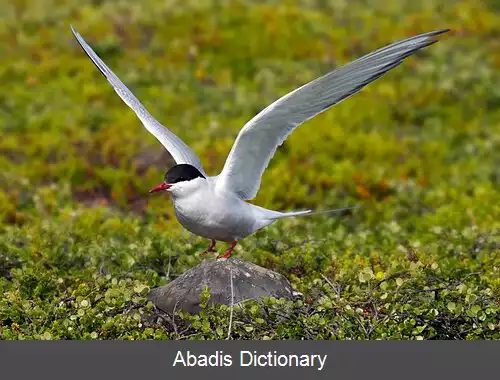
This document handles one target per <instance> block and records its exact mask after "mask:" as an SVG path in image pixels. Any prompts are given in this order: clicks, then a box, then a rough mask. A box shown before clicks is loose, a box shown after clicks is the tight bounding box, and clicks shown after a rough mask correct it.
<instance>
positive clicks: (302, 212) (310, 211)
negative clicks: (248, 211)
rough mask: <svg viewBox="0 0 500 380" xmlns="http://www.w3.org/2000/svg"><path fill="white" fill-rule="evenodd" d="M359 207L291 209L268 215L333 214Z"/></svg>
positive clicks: (271, 217)
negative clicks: (316, 209)
mask: <svg viewBox="0 0 500 380" xmlns="http://www.w3.org/2000/svg"><path fill="white" fill-rule="evenodd" d="M355 208H358V206H350V207H343V208H335V209H330V210H321V211H312V210H305V211H291V212H276V213H275V214H273V215H269V216H267V219H273V220H274V219H284V218H292V217H294V216H309V215H318V214H332V213H337V212H342V211H346V210H352V209H355Z"/></svg>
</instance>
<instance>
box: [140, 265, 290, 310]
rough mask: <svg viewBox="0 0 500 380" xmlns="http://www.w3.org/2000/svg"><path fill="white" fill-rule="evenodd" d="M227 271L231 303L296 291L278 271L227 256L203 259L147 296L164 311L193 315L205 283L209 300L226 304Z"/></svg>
mask: <svg viewBox="0 0 500 380" xmlns="http://www.w3.org/2000/svg"><path fill="white" fill-rule="evenodd" d="M231 272H232V276H233V294H234V301H233V303H234V304H235V305H236V304H237V303H239V302H242V301H244V300H252V299H255V300H259V299H261V298H262V297H274V298H285V299H287V300H292V299H294V297H295V296H296V294H298V293H296V292H294V291H293V289H292V286H291V284H290V281H288V279H287V278H285V277H284V276H282V275H281V274H279V273H276V272H273V271H271V270H269V269H266V268H262V267H260V266H258V265H255V264H253V263H249V262H246V261H243V260H241V259H237V258H229V259H227V260H226V259H220V260H211V259H206V260H204V261H203V262H202V263H201V264H199V265H198V266H196V267H194V268H191V269H190V270H188V271H187V272H185V273H184V274H182V275H181V276H179V277H178V278H176V279H175V280H173V281H172V282H170V283H168V284H167V285H165V286H162V287H159V288H154V289H152V290H151V292H150V293H149V296H148V298H149V300H150V301H151V302H152V303H153V304H154V305H155V306H156V307H157V308H159V309H160V310H163V311H164V312H166V313H168V314H172V312H173V311H174V308H175V310H183V311H186V312H188V313H192V314H194V313H197V312H198V311H199V310H200V294H201V292H202V291H203V289H204V287H205V285H208V287H209V288H210V299H209V303H212V302H213V303H217V304H226V305H230V304H231V281H230V275H231Z"/></svg>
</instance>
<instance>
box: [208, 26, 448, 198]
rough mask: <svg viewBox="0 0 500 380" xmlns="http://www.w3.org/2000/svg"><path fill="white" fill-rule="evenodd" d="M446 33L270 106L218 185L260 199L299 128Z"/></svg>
mask: <svg viewBox="0 0 500 380" xmlns="http://www.w3.org/2000/svg"><path fill="white" fill-rule="evenodd" d="M447 31H448V29H445V30H438V31H434V32H430V33H425V34H421V35H418V36H415V37H411V38H408V39H405V40H402V41H398V42H395V43H393V44H391V45H388V46H385V47H383V48H381V49H378V50H376V51H374V52H372V53H369V54H367V55H365V56H363V57H361V58H359V59H357V60H355V61H353V62H351V63H349V64H347V65H345V66H343V67H340V68H338V69H336V70H333V71H331V72H329V73H328V74H326V75H324V76H322V77H320V78H318V79H316V80H313V81H312V82H309V83H307V84H305V85H304V86H302V87H299V88H298V89H296V90H294V91H292V92H290V93H289V94H287V95H285V96H283V97H282V98H280V99H278V100H277V101H275V102H274V103H272V104H271V105H269V106H267V107H266V108H265V109H264V110H262V111H261V112H260V113H259V114H257V115H256V116H255V117H253V118H252V119H251V120H250V121H248V122H247V123H246V124H245V126H244V127H243V128H242V129H241V131H240V133H239V134H238V137H237V138H236V141H235V142H234V144H233V147H232V148H231V152H230V153H229V156H228V157H227V159H226V163H225V165H224V168H223V169H222V172H221V173H220V175H219V176H218V177H217V185H216V186H217V187H218V188H219V189H220V190H224V191H230V192H233V193H235V194H237V195H238V196H239V197H240V198H241V199H244V200H247V199H252V198H253V197H255V195H257V191H258V190H259V187H260V181H261V177H262V174H263V172H264V170H265V169H266V167H267V165H268V164H269V161H270V160H271V158H272V157H273V155H274V153H275V152H276V149H277V148H278V147H279V146H280V145H281V144H282V143H283V142H284V141H285V139H286V138H287V137H288V136H289V135H290V133H292V132H293V131H294V130H295V128H297V127H298V126H299V125H301V124H302V123H304V122H305V121H307V120H309V119H311V118H313V117H314V116H316V115H318V114H319V113H321V112H323V111H325V110H327V109H328V108H330V107H332V106H333V105H335V104H337V103H339V102H341V101H342V100H344V99H346V98H348V97H349V96H351V95H353V94H355V93H356V92H358V91H360V90H361V89H362V88H363V87H365V86H366V85H367V84H369V83H371V82H373V81H374V80H376V79H377V78H379V77H381V76H382V75H384V74H385V73H387V72H388V71H389V70H391V69H393V68H395V67H396V66H398V65H399V64H401V62H403V60H404V59H405V58H407V57H408V56H410V55H412V54H414V53H415V52H417V51H418V50H420V49H423V48H425V47H427V46H429V45H432V44H433V43H435V42H437V40H434V39H433V37H435V36H438V35H440V34H442V33H445V32H447Z"/></svg>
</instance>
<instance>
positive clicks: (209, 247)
mask: <svg viewBox="0 0 500 380" xmlns="http://www.w3.org/2000/svg"><path fill="white" fill-rule="evenodd" d="M214 248H215V240H213V239H212V241H211V242H210V245H209V246H208V248H207V249H205V250H204V251H203V252H202V253H200V256H201V257H203V256H205V255H206V254H207V253H211V252H217V251H216V250H215V249H214Z"/></svg>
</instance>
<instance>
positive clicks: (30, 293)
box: [0, 0, 500, 339]
mask: <svg viewBox="0 0 500 380" xmlns="http://www.w3.org/2000/svg"><path fill="white" fill-rule="evenodd" d="M1 9H2V10H1V12H0V40H1V41H2V43H1V44H0V57H1V61H0V83H1V91H0V167H1V170H0V275H1V278H0V293H2V294H4V297H2V298H1V301H0V328H2V326H3V337H4V338H6V339H17V338H21V339H22V338H34V339H41V338H46V339H51V338H86V339H88V338H117V337H118V338H150V337H157V338H185V337H186V336H193V337H198V338H199V337H205V338H209V337H218V336H219V335H220V334H219V332H217V331H215V330H214V328H215V327H214V328H212V327H211V324H212V323H214V321H211V320H210V321H208V322H206V323H205V322H200V323H199V325H198V324H197V323H195V324H194V325H191V327H189V328H188V329H194V330H189V332H185V333H184V335H182V334H180V333H179V332H178V331H177V332H174V331H172V329H170V328H169V327H168V326H165V325H161V324H160V325H158V324H148V323H146V322H144V323H143V322H140V323H139V324H137V323H136V322H137V321H136V319H134V318H133V317H130V316H129V315H128V314H127V313H125V310H127V309H128V308H133V307H137V308H138V309H139V310H140V313H142V314H144V315H146V314H147V310H150V309H151V305H150V304H148V303H147V302H146V301H145V299H144V297H143V296H144V292H146V293H147V291H145V290H144V289H148V288H149V287H152V286H157V285H161V284H164V283H167V282H168V281H170V280H172V279H173V278H175V277H176V276H178V275H180V274H181V273H183V272H184V271H185V270H187V269H188V268H190V267H192V266H194V265H196V264H197V263H198V262H199V260H200V259H199V256H198V253H199V252H200V251H202V250H203V249H204V248H205V247H206V245H207V243H208V242H207V241H205V240H204V239H201V238H198V237H195V236H193V235H191V234H189V233H188V232H186V231H185V230H183V228H182V227H181V226H180V225H179V224H178V223H177V221H176V220H175V217H174V214H173V209H172V207H171V204H170V201H169V200H168V198H167V197H166V196H162V195H155V196H150V195H149V194H148V190H149V189H150V188H151V187H153V186H154V185H156V184H158V183H159V182H161V180H162V178H163V174H164V172H165V171H166V170H167V169H168V168H169V167H170V166H171V165H172V160H171V158H170V156H169V155H168V154H167V153H166V152H165V151H164V149H163V147H162V146H161V145H160V144H159V143H158V142H157V141H156V140H155V139H154V137H152V136H151V135H150V134H149V133H148V132H147V131H146V130H145V129H144V128H143V126H142V125H141V123H140V121H139V120H138V119H137V118H136V116H135V115H134V113H133V112H132V111H131V110H129V109H128V107H127V106H126V105H125V104H124V103H122V101H121V100H120V99H119V97H118V96H117V95H116V94H115V93H114V91H113V90H112V88H111V86H110V85H109V84H108V83H107V81H106V80H105V79H104V77H102V75H101V74H100V73H99V72H98V70H97V69H96V68H95V67H94V66H93V64H92V63H91V61H90V60H89V59H88V58H87V56H86V55H85V54H84V53H83V51H82V50H81V49H80V47H79V46H78V45H77V44H76V41H75V40H74V38H73V36H72V34H71V31H70V29H69V25H70V24H73V25H74V26H75V28H76V29H77V30H78V31H79V32H80V33H81V34H82V36H83V37H84V38H85V39H86V40H87V42H88V43H89V44H90V45H91V46H92V47H93V48H94V49H95V51H96V52H97V54H99V55H100V56H101V58H102V59H103V60H104V61H105V62H106V63H107V64H108V65H109V66H110V67H111V68H112V70H113V71H114V72H115V73H116V74H117V75H118V76H119V77H120V78H121V79H122V81H123V82H124V83H125V84H126V85H127V86H128V87H129V88H130V89H131V90H132V91H133V92H134V93H135V95H136V96H137V97H138V98H139V99H140V100H141V101H142V102H143V103H144V104H145V105H146V107H147V108H148V109H149V111H150V112H151V113H152V114H153V115H154V116H155V117H156V118H157V119H158V120H159V121H160V122H161V123H163V124H164V125H165V126H167V127H168V128H170V129H171V130H172V131H173V132H174V133H176V134H177V135H178V136H179V137H181V138H182V139H183V140H184V141H185V142H186V143H188V145H190V146H191V147H192V148H193V149H194V150H195V151H196V152H197V153H198V154H199V156H200V158H201V160H202V162H203V163H204V165H205V169H206V170H207V172H208V173H209V174H210V175H215V174H217V173H218V172H219V171H220V170H221V168H222V166H223V164H224V160H225V158H226V156H227V154H228V152H229V150H230V148H231V145H232V142H233V141H234V139H235V137H236V135H237V133H238V131H239V130H240V128H241V127H242V126H243V125H244V123H245V122H246V121H247V120H249V119H250V118H251V117H252V116H253V115H255V114H256V113H257V112H259V111H260V110H261V109H263V108H264V107H265V106H266V105H268V104H269V103H271V102H272V101H274V100H275V99H277V98H279V97H280V96H282V95H284V94H286V93H287V92H289V91H291V90H293V89H295V88H296V87H298V86H300V85H302V84H304V83H305V82H308V81H310V80H312V79H314V78H316V77H318V76H320V75H322V74H324V73H326V72H328V71H329V70H331V69H333V68H335V67H337V66H339V65H342V64H344V63H347V62H349V61H350V60H353V59H355V58H357V57H359V56H361V55H363V54H366V53H369V52H371V51H372V50H375V49H377V48H379V47H382V46H384V45H387V44H389V43H391V42H394V41H396V40H400V39H404V38H407V37H410V36H413V35H416V34H419V33H423V32H428V31H432V30H436V29H442V28H451V29H452V32H450V33H448V34H447V35H445V36H444V37H442V38H441V41H440V42H439V43H437V44H435V45H433V46H431V47H430V48H428V49H425V50H424V51H422V52H420V53H419V54H417V56H413V57H410V58H409V59H408V60H407V61H405V62H404V63H403V64H402V65H401V66H399V67H398V68H396V69H395V70H393V71H391V72H390V73H388V74H387V75H386V76H384V77H382V78H381V79H379V80H378V81H376V82H375V83H373V84H371V85H370V86H368V87H367V88H366V89H364V90H362V92H361V93H359V94H357V95H355V96H354V97H352V98H349V99H348V100H346V101H345V102H342V103H341V104H339V105H337V106H335V107H334V108H333V109H331V110H329V111H327V112H325V113H324V114H322V115H320V116H318V117H316V118H314V119H313V120H311V121H309V122H307V123H306V124H305V125H303V126H301V127H300V128H299V129H298V130H297V131H295V132H294V133H293V134H292V135H291V136H290V138H289V139H288V140H287V141H286V143H285V144H284V145H283V146H282V147H281V148H280V149H279V150H278V152H277V154H276V155H275V157H274V159H273V160H272V161H271V164H270V166H269V168H268V169H267V171H266V173H265V175H264V177H263V181H262V186H261V189H260V192H259V194H258V196H257V198H256V199H255V200H254V201H253V202H255V203H256V204H259V205H261V206H264V207H267V208H272V209H277V210H294V209H303V208H313V209H323V208H333V207H343V206H346V205H354V204H357V205H361V206H362V207H361V208H360V209H358V210H356V211H355V212H354V213H353V214H352V215H351V214H350V215H346V216H337V215H335V216H318V217H312V218H297V219H294V220H286V221H282V222H278V223H276V224H275V225H273V226H272V227H270V228H267V229H265V230H264V231H261V232H259V233H257V234H256V235H255V236H252V237H249V238H247V239H245V240H244V241H242V242H241V245H239V248H238V249H237V250H235V256H238V257H241V258H243V259H246V260H251V261H253V262H255V263H257V264H259V265H263V266H265V267H267V268H271V269H274V270H276V271H278V272H280V273H283V274H285V275H286V276H288V277H289V278H291V280H292V282H293V284H294V286H295V287H296V288H297V289H298V290H300V291H302V292H304V293H305V297H306V299H307V300H308V302H309V303H308V305H309V304H312V306H307V307H309V308H310V307H312V308H313V309H312V310H314V313H312V314H311V313H310V312H309V311H308V312H303V310H302V309H300V308H302V307H306V306H304V305H305V304H302V305H295V306H293V308H295V307H298V308H299V309H300V310H299V311H295V312H294V313H295V314H293V315H296V316H297V318H298V319H297V320H302V319H300V318H303V322H301V323H303V324H307V323H313V324H314V328H313V327H311V329H312V330H311V331H313V333H311V334H310V336H304V335H301V334H303V331H304V325H301V324H300V323H298V322H297V323H298V325H297V326H299V327H297V328H296V329H295V327H294V328H293V329H292V328H290V329H291V330H287V329H288V328H289V327H290V325H286V328H285V330H283V329H282V330H279V329H277V328H276V327H275V326H274V325H272V323H271V322H269V321H266V322H265V326H264V327H262V330H259V329H257V328H255V329H254V327H252V326H258V323H256V322H255V320H253V319H251V318H250V321H248V320H245V318H246V317H241V318H242V319H241V325H240V329H239V330H238V327H237V326H236V328H235V332H234V334H236V335H235V336H236V337H237V336H238V334H240V335H239V336H240V337H247V338H257V339H259V338H261V337H263V336H266V337H270V338H304V337H308V338H311V337H312V338H328V339H330V338H375V337H378V338H395V339H400V338H403V339H409V338H415V337H417V338H418V339H420V338H446V337H448V338H460V339H464V338H470V339H475V338H491V337H498V336H499V330H498V320H496V318H495V315H496V313H497V312H498V301H497V299H498V298H497V297H498V288H499V277H498V267H499V256H498V253H499V250H500V235H499V228H500V219H499V218H500V107H499V106H500V71H499V67H500V28H499V25H500V14H499V11H500V2H498V1H493V0H490V1H484V2H478V1H473V0H464V1H452V0H443V1H436V0H421V1H401V0H397V1H396V0H388V1H370V0H361V1H344V0H322V1H321V0H316V1H315V0H300V1H267V2H265V1H191V0H183V1H156V0H144V1H142V2H136V1H126V0H122V1H98V0H94V1H85V0H79V1H76V0H64V1H63V0H61V1H57V0H37V1H24V0H14V1H8V2H5V0H4V1H3V2H2V5H1ZM219 249H222V247H220V248H219ZM401 273H410V275H408V276H406V275H400V274H401ZM326 279H327V280H328V281H326ZM389 279H390V281H389ZM120 281H121V282H120ZM332 283H333V284H338V285H340V287H341V289H344V291H343V292H341V293H340V294H337V293H336V295H335V294H333V293H335V292H333V293H332V291H331V289H330V287H331V286H330V285H331V284H332ZM381 283H384V284H389V288H387V290H385V291H382V290H381V289H380V284H381ZM377 284H378V285H377ZM462 285H463V286H465V288H463V287H462ZM433 287H437V288H444V295H443V294H442V293H440V294H441V296H440V297H437V296H436V297H434V298H432V297H430V298H429V297H427V298H426V296H427V295H428V294H431V293H432V294H434V293H435V292H434V291H433V292H429V293H427V291H423V292H422V293H420V292H417V293H415V294H414V293H411V292H412V291H415V289H420V290H424V289H433ZM460 287H461V288H460ZM134 289H135V290H134ZM405 289H406V290H407V291H408V292H410V293H405ZM412 289H413V290H412ZM440 291H441V290H440ZM109 292H111V293H113V292H115V293H116V294H114V293H113V294H114V295H111V296H110V295H109V294H108V293H109ZM378 292H379V293H380V294H379V293H378ZM447 292H448V293H449V294H448V293H447ZM468 292H469V293H468ZM384 294H385V298H380V297H383V296H384ZM408 294H414V295H412V296H411V297H410V296H408ZM471 294H472V295H471ZM103 295H106V297H104V296H103ZM337 296H338V297H337ZM79 297H80V298H79ZM101 297H102V298H101ZM339 297H340V298H339ZM388 297H389V298H388ZM405 297H406V298H405ZM422 297H423V298H422ZM467 297H468V298H467ZM110 299H111V301H110ZM374 299H375V300H377V302H378V303H377V302H375V305H378V306H376V307H375V309H376V310H377V313H376V314H377V317H374V315H375V314H374V312H373V310H375V309H374V308H373V307H365V306H363V305H367V304H370V302H372V301H373V300H374ZM64 300H67V301H64ZM83 300H87V301H88V304H90V305H91V306H88V305H87V303H84V304H85V305H87V306H85V307H83V308H82V306H81V302H82V301H83ZM325 300H327V301H325ZM328 300H329V301H328ZM389 301H391V302H393V303H394V305H399V306H394V307H392V308H391V307H389V306H387V307H386V312H385V314H384V313H382V311H381V309H379V308H380V305H381V304H384V303H386V302H389ZM325 302H326V305H327V306H325V305H324V303H325ZM342 302H343V303H342ZM412 303H413V304H414V305H415V307H416V308H419V307H420V308H422V309H423V310H426V311H428V312H429V313H430V314H429V315H428V316H427V317H422V318H423V319H422V320H420V319H418V318H416V317H415V314H414V313H415V312H414V311H409V310H406V309H404V307H406V306H405V305H407V304H412ZM131 305H132V306H131ZM134 305H135V306H134ZM339 305H341V306H339ZM342 305H343V306H342ZM346 306H349V309H347V310H351V309H352V310H358V309H360V310H361V312H359V313H357V314H356V313H354V316H353V317H352V318H354V319H349V318H351V317H344V315H350V314H349V313H350V311H349V313H348V312H347V311H346V310H345V307H346ZM291 307H292V306H291ZM84 309H85V310H84ZM403 309H404V310H403ZM473 309H474V312H472V311H471V310H473ZM82 310H84V312H83V313H82ZM110 310H111V311H110ZM294 310H295V309H294ZM301 310H302V311H301ZM307 310H310V309H307ZM412 310H413V309H412ZM429 310H436V311H437V313H438V314H436V315H439V316H442V315H445V316H448V317H449V318H450V320H451V321H452V322H450V321H448V320H447V322H446V323H448V324H449V326H452V327H449V329H448V330H446V329H445V328H444V327H443V326H444V325H445V324H446V323H445V322H439V323H437V325H436V326H434V325H432V323H430V322H429V321H431V320H437V319H439V317H436V315H434V314H433V313H435V312H434V311H432V312H431V311H429ZM358 311H359V310H358ZM218 312H220V313H221V314H220V318H222V319H223V318H225V314H224V312H225V311H224V310H219V311H218ZM308 313H309V314H308ZM394 313H396V314H394ZM397 313H400V314H397ZM401 313H403V314H401ZM412 313H413V314H412ZM467 313H469V314H470V315H469V314H467ZM382 314H384V315H385V316H386V317H387V318H386V319H382V318H381V317H380V315H382ZM214 315H215V314H214ZM313 315H316V317H312V316H313ZM317 315H320V317H321V318H323V319H322V320H321V321H320V322H318V321H316V322H314V318H320V317H318V316H317ZM394 315H399V316H400V318H402V319H397V318H393V317H394ZM417 315H420V314H417ZM73 317H74V318H73ZM355 317H356V318H355ZM72 318H73V319H72ZM110 318H111V320H110ZM186 318H187V317H186ZM252 318H253V317H252ZM311 318H312V319H311ZM384 318H385V317H384ZM405 318H410V320H411V321H413V322H408V323H409V325H408V326H409V327H408V328H406V327H404V328H403V327H400V326H403V325H404V323H403V322H402V321H406V319H405ZM426 318H427V319H426ZM481 318H482V319H481ZM344 319H345V320H346V321H351V322H349V323H348V326H344V325H343V323H347V322H345V321H344ZM87 320H88V324H87V322H85V321H87ZM237 320H238V319H237ZM382 320H384V324H383V326H382V325H380V324H381V323H382V322H381V321H382ZM311 321H313V322H311ZM342 321H344V322H342ZM353 321H354V322H353ZM359 321H361V322H359ZM391 321H393V322H397V323H394V324H393V325H391ZM453 321H454V322H453ZM219 322H220V321H219ZM121 323H123V325H121ZM207 323H208V327H207ZM405 323H406V322H405ZM453 323H455V324H453ZM219 324H220V323H219ZM365 324H369V325H370V326H375V327H373V329H372V330H369V329H368V330H367V328H366V326H367V325H365ZM139 325H140V326H139ZM424 325H425V326H424ZM249 326H250V327H252V329H250V330H248V329H247V328H246V327H249ZM270 326H271V327H270ZM272 326H274V327H272ZM294 326H295V325H294ZM339 326H340V327H339ZM377 326H378V327H377ZM381 326H382V327H381ZM422 326H424V327H422ZM361 327H364V328H361ZM378 328H380V329H381V330H380V331H379V330H378ZM385 328H387V330H385ZM420 328H421V329H420ZM266 329H271V330H266ZM186 331H187V330H186ZM367 331H371V332H370V334H367ZM252 334H253V335H252ZM0 335H2V334H0Z"/></svg>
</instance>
